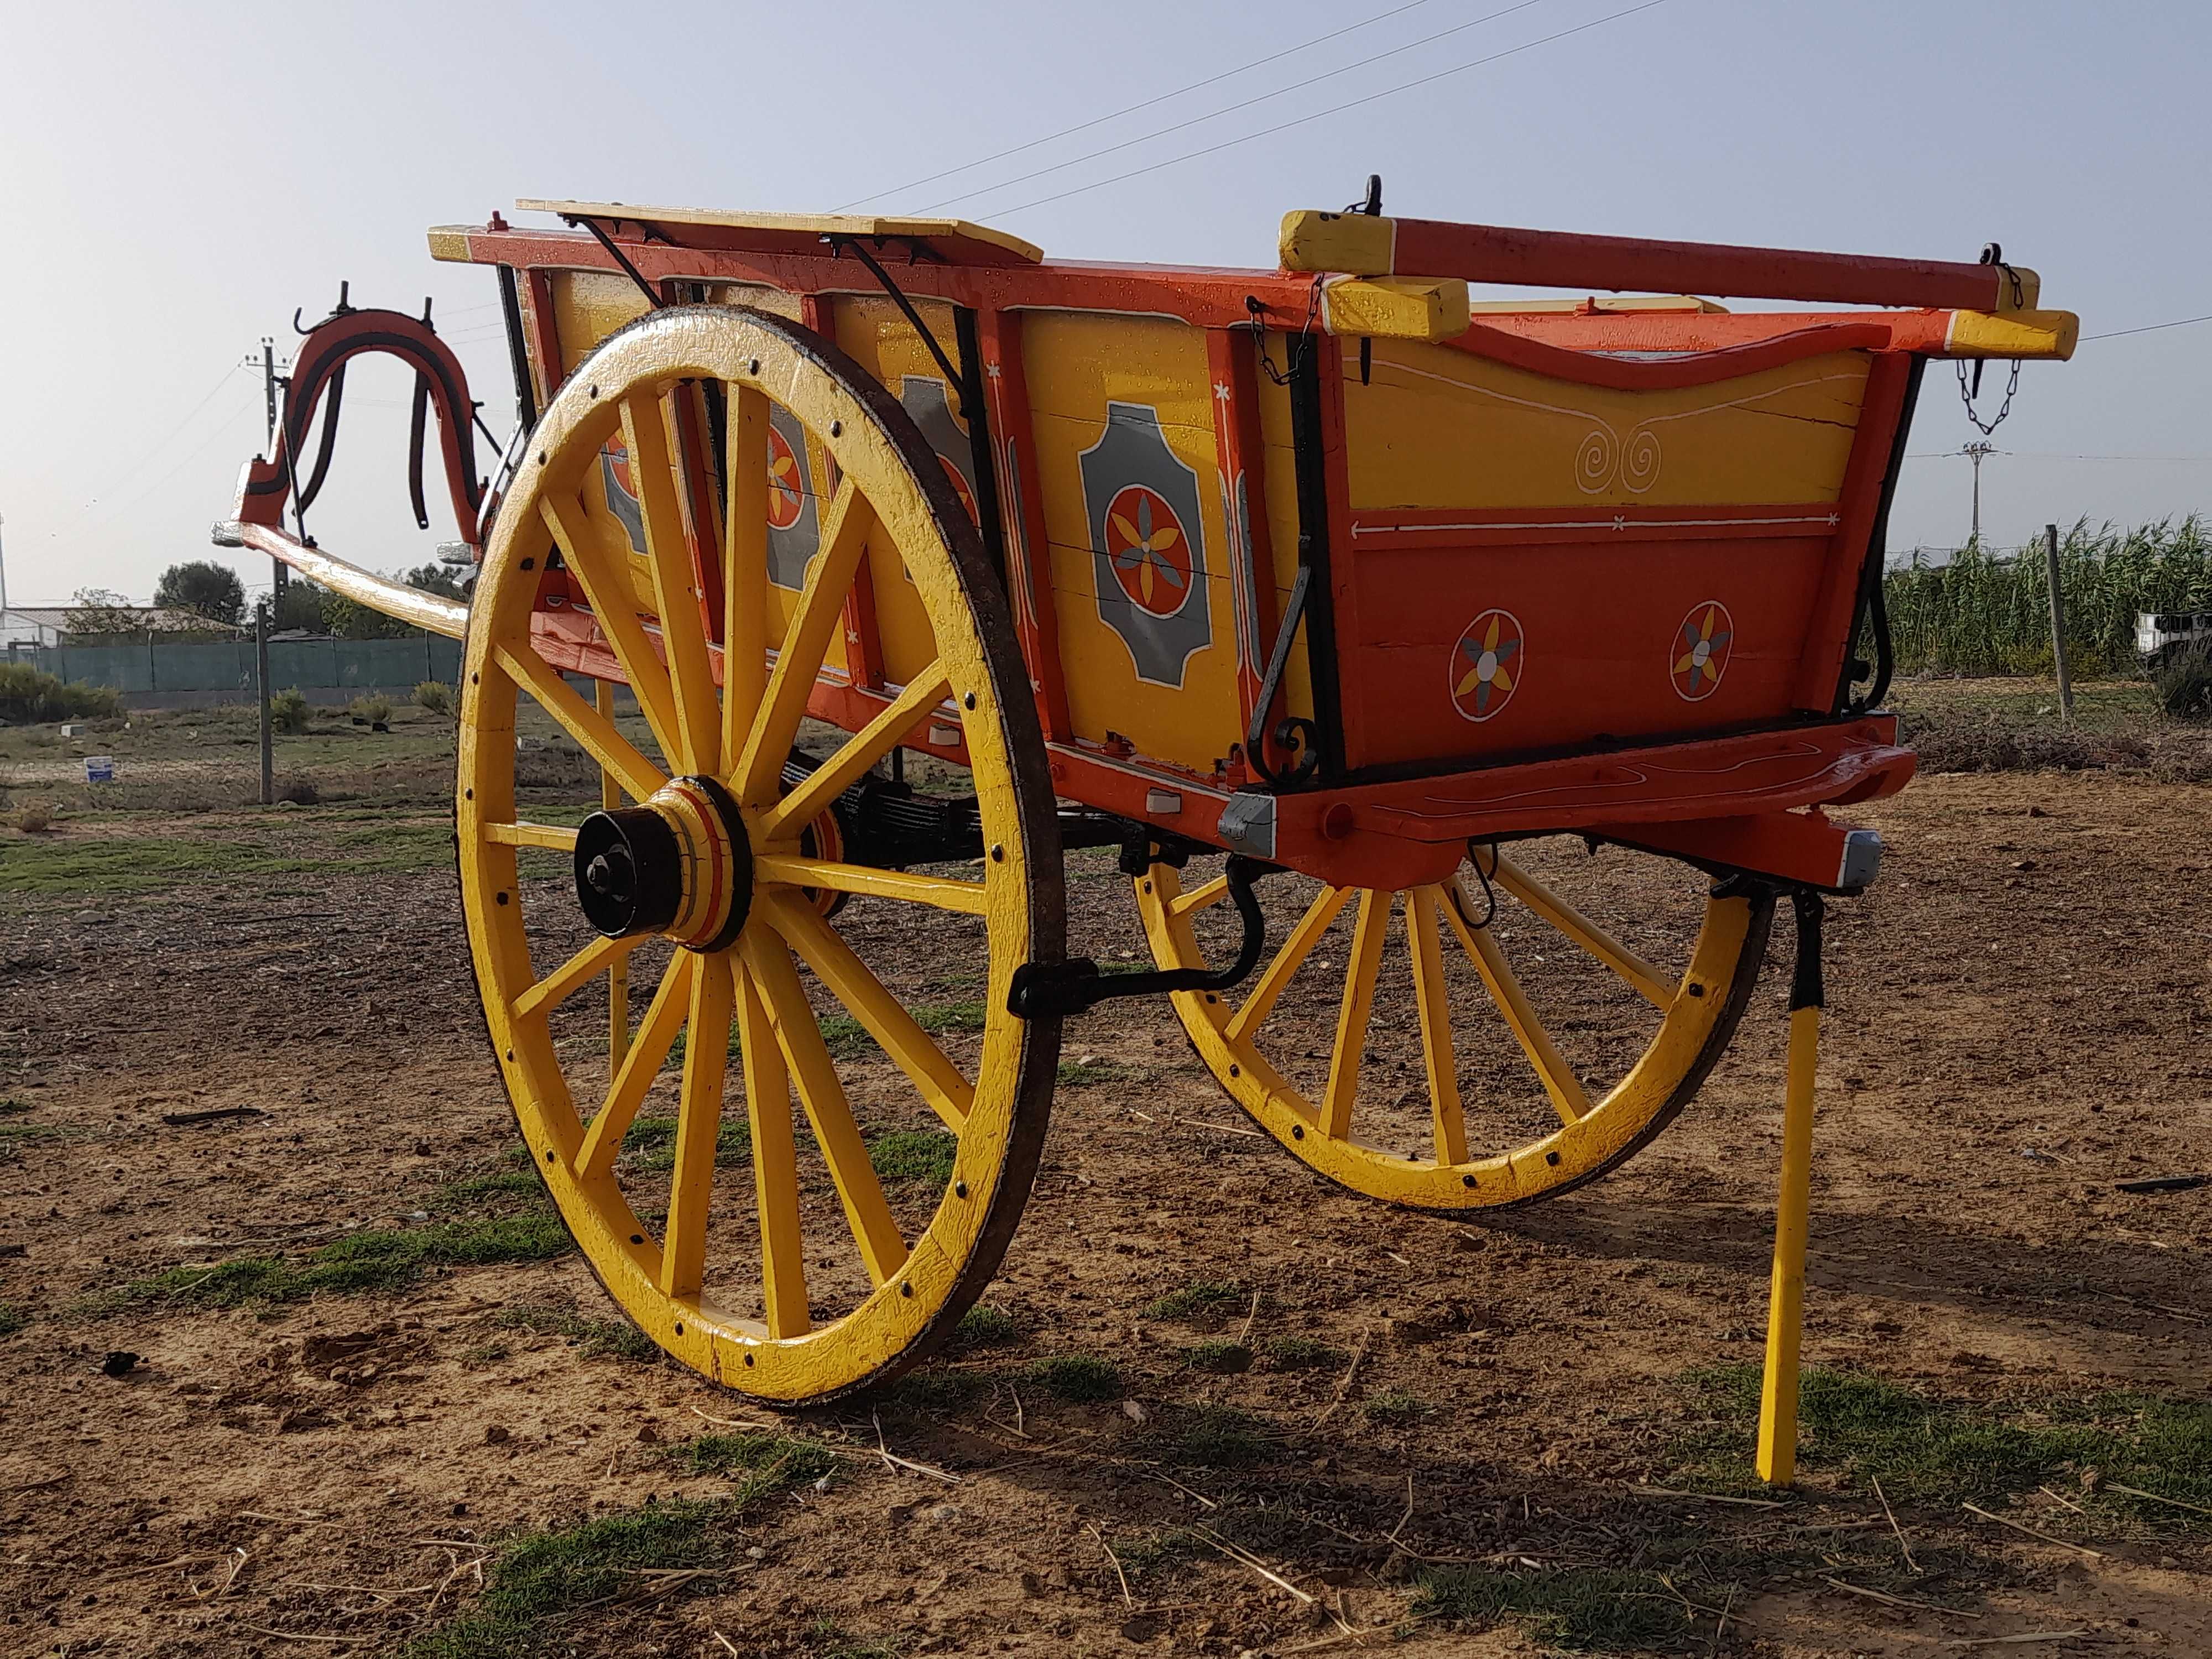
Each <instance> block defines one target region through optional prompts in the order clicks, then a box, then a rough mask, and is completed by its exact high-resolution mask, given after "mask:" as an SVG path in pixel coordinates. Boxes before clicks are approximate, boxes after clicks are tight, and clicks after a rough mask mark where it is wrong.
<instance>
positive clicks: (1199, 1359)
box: [1182, 1341, 1252, 1376]
mask: <svg viewBox="0 0 2212 1659" xmlns="http://www.w3.org/2000/svg"><path fill="white" fill-rule="evenodd" d="M1182 1363H1183V1364H1185V1365H1186V1366H1188V1368H1189V1369H1190V1370H1194V1371H1212V1372H1213V1373H1214V1374H1215V1375H1216V1376H1234V1375H1235V1374H1236V1373H1237V1372H1238V1371H1249V1370H1251V1369H1252V1350H1251V1349H1249V1348H1248V1347H1246V1346H1244V1345H1243V1343H1242V1342H1229V1341H1213V1342H1200V1343H1199V1344H1198V1345H1197V1346H1194V1347H1189V1348H1185V1349H1184V1350H1183V1351H1182Z"/></svg>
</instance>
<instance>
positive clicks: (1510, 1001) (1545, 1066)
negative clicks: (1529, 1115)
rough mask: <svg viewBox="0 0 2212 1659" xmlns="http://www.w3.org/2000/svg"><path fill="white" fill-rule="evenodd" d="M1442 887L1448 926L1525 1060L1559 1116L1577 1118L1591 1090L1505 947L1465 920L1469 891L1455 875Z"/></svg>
mask: <svg viewBox="0 0 2212 1659" xmlns="http://www.w3.org/2000/svg"><path fill="white" fill-rule="evenodd" d="M1443 892H1444V895H1445V903H1444V915H1445V916H1446V917H1447V918H1449V921H1450V922H1451V925H1452V931H1453V932H1454V933H1457V934H1458V935H1459V942H1460V943H1461V944H1462V945H1465V946H1466V947H1467V953H1468V956H1470V957H1473V958H1474V966H1475V970H1476V971H1477V972H1478V973H1480V975H1482V982H1483V984H1484V985H1486V987H1489V991H1490V996H1491V1000H1492V1001H1493V1002H1495V1003H1496V1004H1497V1005H1498V1012H1499V1013H1501V1014H1503V1015H1504V1017H1505V1023H1506V1024H1508V1025H1510V1026H1511V1027H1512V1028H1513V1035H1514V1036H1515V1037H1516V1039H1518V1041H1519V1042H1520V1044H1521V1048H1522V1052H1523V1053H1525V1054H1527V1055H1528V1063H1529V1064H1530V1065H1531V1066H1534V1067H1535V1068H1536V1075H1537V1077H1538V1078H1539V1079H1541V1080H1542V1082H1543V1085H1544V1092H1545V1093H1546V1094H1547V1095H1549V1096H1550V1097H1552V1108H1553V1110H1554V1111H1556V1112H1558V1113H1559V1119H1560V1121H1562V1122H1565V1123H1572V1122H1574V1121H1577V1119H1579V1118H1581V1117H1583V1115H1586V1114H1587V1113H1588V1112H1589V1109H1590V1103H1589V1095H1588V1094H1587V1093H1586V1092H1585V1091H1583V1085H1582V1079H1580V1078H1578V1077H1577V1076H1576V1075H1575V1068H1574V1067H1573V1066H1570V1065H1569V1064H1567V1060H1566V1056H1565V1055H1564V1054H1561V1053H1560V1052H1559V1046H1558V1045H1557V1044H1556V1043H1554V1042H1553V1041H1552V1034H1551V1033H1550V1032H1549V1031H1547V1030H1545V1029H1544V1023H1543V1021H1542V1020H1541V1019H1539V1018H1537V1017H1536V1010H1535V1008H1534V1006H1533V1005H1531V1004H1530V1002H1529V1000H1528V993H1526V992H1525V991H1523V990H1522V988H1521V981H1519V980H1518V979H1516V977H1514V974H1513V969H1512V967H1511V965H1510V963H1507V961H1506V960H1505V953H1504V951H1501V950H1500V949H1498V941H1497V940H1496V939H1492V937H1491V933H1490V929H1489V928H1488V927H1474V926H1472V925H1471V924H1470V923H1469V922H1468V919H1467V895H1466V893H1465V892H1464V891H1462V890H1461V888H1460V885H1459V883H1458V880H1457V878H1454V879H1453V881H1452V883H1451V884H1450V885H1449V886H1448V887H1446V888H1445V889H1444V890H1443Z"/></svg>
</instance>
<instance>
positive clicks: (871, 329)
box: [830, 295, 975, 684]
mask: <svg viewBox="0 0 2212 1659" xmlns="http://www.w3.org/2000/svg"><path fill="white" fill-rule="evenodd" d="M830 305H831V307H832V312H831V314H832V317H833V319H834V321H835V324H836V336H837V342H836V343H838V344H839V345H840V346H842V347H843V348H844V349H845V350H847V351H848V352H850V353H851V354H852V356H854V359H855V360H856V361H857V362H859V363H860V367H861V368H865V369H866V370H867V371H868V372H869V373H870V374H873V375H874V376H875V377H876V378H877V379H878V380H881V381H882V382H883V383H884V387H885V389H886V390H888V391H889V392H890V394H891V396H893V397H894V398H898V399H899V401H900V402H901V403H902V404H903V405H904V406H905V408H906V410H907V413H908V414H909V415H912V416H914V417H915V424H916V425H918V426H919V427H921V429H922V436H923V437H924V438H926V439H927V440H928V441H929V446H930V447H931V448H932V449H933V450H934V451H936V453H937V455H938V459H939V462H940V464H942V465H944V467H945V471H946V473H947V475H948V476H949V477H951V480H952V483H953V488H954V490H955V492H956V493H957V494H958V495H960V496H961V497H962V499H963V501H973V500H974V498H975V482H974V479H973V477H972V476H971V475H972V473H973V471H974V462H973V460H972V459H971V458H970V456H969V453H968V428H967V424H966V422H963V421H962V420H961V419H960V418H959V416H957V414H956V413H955V412H954V410H956V408H957V405H958V402H959V399H958V398H957V396H956V395H954V393H953V392H952V389H951V387H949V386H946V385H945V371H944V370H943V369H941V368H939V367H938V366H937V360H936V359H935V358H933V357H932V356H930V355H929V349H928V348H927V346H925V345H924V344H923V343H921V338H920V337H919V336H917V335H916V334H915V331H914V327H913V325H911V324H910V323H908V321H907V319H905V317H903V316H902V315H901V314H900V312H899V308H898V307H896V305H894V304H892V303H891V301H889V300H887V299H877V298H873V297H871V296H867V295H837V296H836V298H835V299H834V300H832V301H830ZM915 309H916V310H917V311H919V312H920V313H921V318H922V320H923V321H924V322H925V323H927V325H929V331H930V332H931V333H932V334H933V335H934V336H935V337H936V338H937V341H938V343H939V344H940V345H941V346H942V347H943V348H944V349H945V355H946V356H952V355H953V353H954V352H955V350H956V349H957V337H956V336H955V333H954V330H953V319H952V307H951V306H949V305H947V304H945V303H944V302H943V301H937V300H919V301H915ZM868 571H869V575H870V579H871V580H872V582H873V583H874V586H875V595H876V629H877V632H878V635H879V636H880V637H881V639H882V641H883V651H884V675H885V677H886V678H889V679H890V680H891V681H893V682H894V683H896V684H905V682H906V681H907V680H908V678H910V677H911V676H912V675H913V674H914V673H915V672H916V671H919V670H920V669H921V668H922V667H923V666H924V665H927V663H929V662H931V661H932V660H933V659H935V657H936V655H937V644H936V641H935V639H934V637H933V635H932V634H931V633H930V629H929V620H928V618H927V616H925V615H924V614H923V611H922V607H921V599H919V598H918V597H917V596H916V594H915V588H914V580H913V578H912V576H911V575H910V574H908V572H907V570H906V568H904V567H903V566H902V564H901V563H900V562H899V560H898V556H897V554H896V552H894V551H893V550H891V548H890V544H889V543H888V542H887V541H886V540H885V539H884V538H883V537H882V536H881V535H880V534H878V533H875V532H871V534H870V535H869V538H868Z"/></svg>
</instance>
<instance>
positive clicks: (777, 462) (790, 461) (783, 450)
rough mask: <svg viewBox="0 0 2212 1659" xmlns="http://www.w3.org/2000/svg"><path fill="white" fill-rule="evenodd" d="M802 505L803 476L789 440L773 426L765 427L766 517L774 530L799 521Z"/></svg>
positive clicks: (803, 494) (804, 492) (804, 503)
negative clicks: (766, 428) (766, 448)
mask: <svg viewBox="0 0 2212 1659" xmlns="http://www.w3.org/2000/svg"><path fill="white" fill-rule="evenodd" d="M805 505H806V479H805V473H804V472H803V471H801V469H800V467H799V457H798V456H797V455H795V454H793V453H792V448H791V444H790V441H789V440H787V439H786V438H785V436H784V435H783V434H781V432H778V431H777V430H776V429H775V428H774V427H773V426H771V427H769V429H768V521H769V525H770V526H772V527H773V528H775V529H777V530H788V529H790V528H791V526H793V525H795V524H797V523H798V522H799V513H800V512H801V511H802V510H803V509H804V508H805Z"/></svg>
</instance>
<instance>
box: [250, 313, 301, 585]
mask: <svg viewBox="0 0 2212 1659" xmlns="http://www.w3.org/2000/svg"><path fill="white" fill-rule="evenodd" d="M244 367H246V368H254V367H256V363H255V360H254V358H253V357H252V355H251V354H249V355H248V356H247V357H246V362H245V364H244ZM258 367H259V368H260V370H261V404H262V410H263V422H264V427H265V428H266V431H267V437H266V439H265V440H264V443H265V446H266V447H265V448H264V454H269V455H274V454H275V453H276V388H277V387H278V386H281V385H283V384H284V382H283V380H282V378H281V377H280V376H279V375H278V374H277V372H276V371H277V370H278V369H280V368H281V369H289V368H291V367H292V362H291V359H290V358H289V357H287V358H281V359H280V358H279V357H278V356H276V341H275V339H273V338H272V337H270V336H269V335H266V334H264V335H263V336H262V337H261V357H260V361H259V364H258ZM269 568H270V570H271V571H272V572H273V573H274V575H273V577H272V580H273V581H274V582H275V584H276V591H275V594H274V597H273V599H272V600H271V604H272V606H273V605H281V604H283V600H284V585H285V583H286V582H287V581H288V580H290V578H291V574H292V573H291V571H290V570H289V569H288V568H286V566H285V563H284V561H283V560H282V559H279V558H275V557H271V558H270V561H269Z"/></svg>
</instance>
